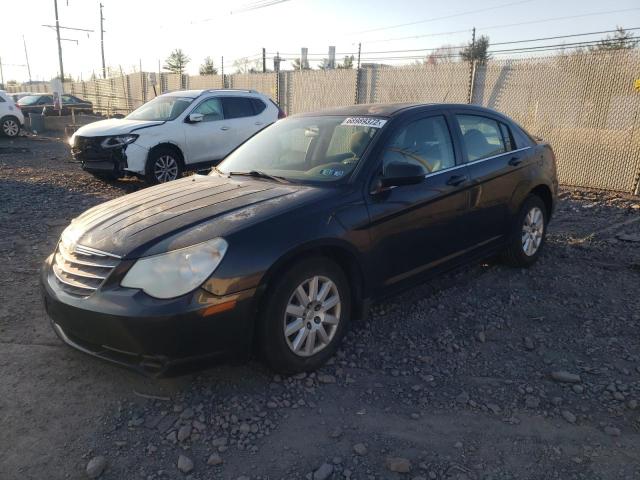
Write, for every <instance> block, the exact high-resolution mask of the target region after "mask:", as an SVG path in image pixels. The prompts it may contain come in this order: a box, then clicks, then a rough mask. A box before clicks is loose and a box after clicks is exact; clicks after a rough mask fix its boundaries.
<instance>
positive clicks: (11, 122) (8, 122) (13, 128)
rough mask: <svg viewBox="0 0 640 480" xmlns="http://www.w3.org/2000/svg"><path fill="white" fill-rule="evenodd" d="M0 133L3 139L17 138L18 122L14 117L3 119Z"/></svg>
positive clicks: (18, 131)
mask: <svg viewBox="0 0 640 480" xmlns="http://www.w3.org/2000/svg"><path fill="white" fill-rule="evenodd" d="M0 131H2V134H3V135H4V136H5V137H9V138H14V137H17V136H18V134H19V133H20V122H19V121H18V119H17V118H16V117H5V118H3V119H2V122H1V123H0Z"/></svg>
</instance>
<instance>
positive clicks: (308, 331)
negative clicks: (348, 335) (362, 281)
mask: <svg viewBox="0 0 640 480" xmlns="http://www.w3.org/2000/svg"><path fill="white" fill-rule="evenodd" d="M267 295H268V297H267V298H268V300H267V305H266V308H265V310H264V314H263V316H262V319H261V324H260V330H259V331H260V333H261V336H260V340H261V342H262V349H263V351H264V355H265V357H266V360H267V362H268V363H269V365H270V366H271V367H272V368H273V369H274V370H276V371H278V372H283V373H295V372H302V371H309V370H315V369H317V368H318V367H320V366H322V365H323V364H324V363H325V362H326V361H327V360H328V359H329V358H330V357H331V356H332V355H333V354H334V353H335V351H336V350H337V349H338V346H339V344H340V341H341V340H342V337H343V335H344V332H345V329H346V327H347V324H348V323H349V314H350V310H351V292H350V289H349V282H348V281H347V278H346V276H345V274H344V272H343V271H342V269H341V268H340V267H339V266H338V265H337V264H335V263H334V262H333V261H331V260H329V259H326V258H319V257H318V258H311V259H309V260H304V261H302V262H300V263H297V264H295V265H292V266H291V268H290V269H289V270H288V271H287V272H285V273H284V275H282V276H281V277H280V280H278V282H277V283H276V284H275V285H274V287H273V289H272V290H270V291H269V292H268V293H267Z"/></svg>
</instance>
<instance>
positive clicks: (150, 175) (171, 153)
mask: <svg viewBox="0 0 640 480" xmlns="http://www.w3.org/2000/svg"><path fill="white" fill-rule="evenodd" d="M181 176H182V162H181V160H180V158H179V156H178V154H177V153H176V152H175V150H173V149H171V148H158V149H157V150H154V151H153V152H151V154H150V155H149V159H148V160H147V165H146V168H145V180H146V181H147V183H149V184H150V185H156V184H158V183H166V182H170V181H172V180H176V179H178V178H180V177H181Z"/></svg>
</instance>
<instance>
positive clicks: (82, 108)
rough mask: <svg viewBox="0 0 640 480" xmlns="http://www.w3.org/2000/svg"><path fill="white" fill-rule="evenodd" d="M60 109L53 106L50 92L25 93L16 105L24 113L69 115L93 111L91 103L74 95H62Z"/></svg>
mask: <svg viewBox="0 0 640 480" xmlns="http://www.w3.org/2000/svg"><path fill="white" fill-rule="evenodd" d="M61 98H62V109H61V111H60V112H58V110H56V109H55V108H54V105H53V95H51V94H50V93H36V94H32V95H26V96H24V97H22V98H21V99H20V100H18V105H19V106H20V108H21V109H22V111H23V112H24V113H25V114H29V113H37V114H44V115H71V110H73V111H74V113H85V114H92V113H93V104H92V103H91V102H88V101H86V100H82V99H81V98H78V97H76V96H74V95H68V94H63V95H62V97H61Z"/></svg>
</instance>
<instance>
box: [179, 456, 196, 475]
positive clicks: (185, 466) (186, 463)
mask: <svg viewBox="0 0 640 480" xmlns="http://www.w3.org/2000/svg"><path fill="white" fill-rule="evenodd" d="M178 470H180V471H181V472H182V473H189V472H190V471H191V470H193V460H191V459H190V458H189V457H187V456H185V455H180V456H179V457H178Z"/></svg>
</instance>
